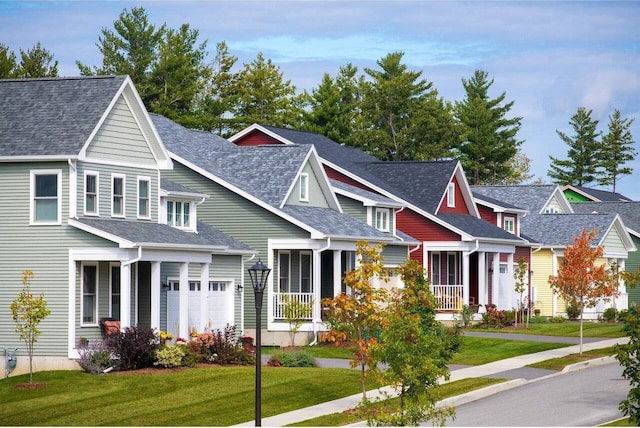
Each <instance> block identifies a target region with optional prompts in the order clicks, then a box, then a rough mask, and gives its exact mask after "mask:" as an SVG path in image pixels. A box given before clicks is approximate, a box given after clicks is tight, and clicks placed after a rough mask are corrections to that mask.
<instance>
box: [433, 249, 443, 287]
mask: <svg viewBox="0 0 640 428" xmlns="http://www.w3.org/2000/svg"><path fill="white" fill-rule="evenodd" d="M440 282H441V277H440V253H439V252H433V253H431V284H432V285H440Z"/></svg>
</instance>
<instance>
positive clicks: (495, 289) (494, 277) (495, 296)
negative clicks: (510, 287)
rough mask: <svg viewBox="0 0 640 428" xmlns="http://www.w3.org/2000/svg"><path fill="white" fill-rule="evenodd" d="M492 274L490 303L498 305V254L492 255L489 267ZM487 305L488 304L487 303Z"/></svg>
mask: <svg viewBox="0 0 640 428" xmlns="http://www.w3.org/2000/svg"><path fill="white" fill-rule="evenodd" d="M491 269H493V273H492V274H491V285H492V290H491V291H492V292H491V303H493V304H494V305H499V304H500V253H494V254H493V263H492V265H491ZM487 303H488V302H487Z"/></svg>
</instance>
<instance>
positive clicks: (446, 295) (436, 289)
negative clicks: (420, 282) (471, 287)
mask: <svg viewBox="0 0 640 428" xmlns="http://www.w3.org/2000/svg"><path fill="white" fill-rule="evenodd" d="M463 290H464V288H463V286H462V285H432V286H431V291H432V292H433V294H434V295H435V296H436V302H437V310H439V311H459V310H461V309H462V305H464V295H463V294H462V293H463Z"/></svg>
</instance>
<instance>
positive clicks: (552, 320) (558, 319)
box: [549, 317, 567, 324]
mask: <svg viewBox="0 0 640 428" xmlns="http://www.w3.org/2000/svg"><path fill="white" fill-rule="evenodd" d="M566 321H567V319H566V318H565V317H551V318H549V322H550V323H555V324H562V323H563V322H566Z"/></svg>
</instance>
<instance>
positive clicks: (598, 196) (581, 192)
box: [562, 184, 631, 203]
mask: <svg viewBox="0 0 640 428" xmlns="http://www.w3.org/2000/svg"><path fill="white" fill-rule="evenodd" d="M562 192H563V193H564V196H565V198H567V200H568V201H569V202H571V203H573V202H631V199H630V198H627V197H626V196H624V195H621V194H620V193H616V192H609V191H607V190H600V189H594V188H591V187H583V186H572V185H570V184H568V185H566V186H563V187H562Z"/></svg>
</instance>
